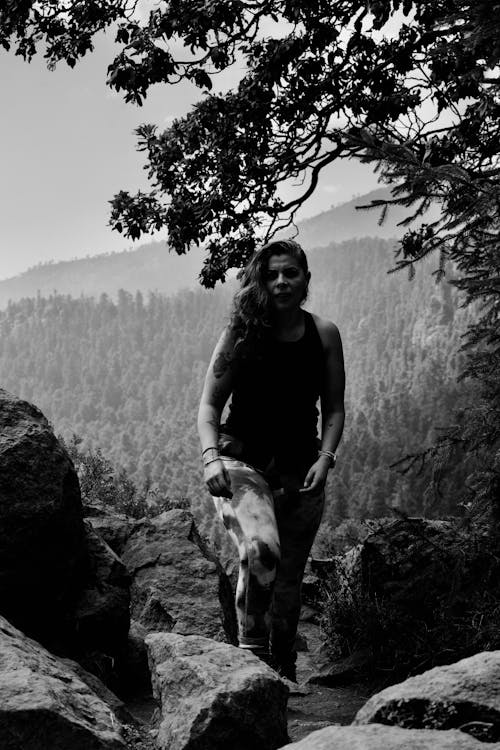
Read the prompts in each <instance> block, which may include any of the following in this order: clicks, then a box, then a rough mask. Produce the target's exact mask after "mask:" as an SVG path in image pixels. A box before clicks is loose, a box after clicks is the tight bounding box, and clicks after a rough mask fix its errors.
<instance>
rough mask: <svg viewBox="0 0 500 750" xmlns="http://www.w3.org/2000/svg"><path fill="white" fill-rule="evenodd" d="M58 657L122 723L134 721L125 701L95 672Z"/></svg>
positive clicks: (75, 662) (133, 722)
mask: <svg viewBox="0 0 500 750" xmlns="http://www.w3.org/2000/svg"><path fill="white" fill-rule="evenodd" d="M58 658H59V661H60V662H61V663H62V664H66V666H67V667H68V668H69V669H70V670H71V671H72V672H74V674H76V676H77V677H79V678H80V680H81V681H82V682H84V683H85V684H86V685H87V687H89V688H90V689H91V690H92V692H93V693H95V694H96V695H97V697H98V698H100V699H101V700H102V701H104V703H105V704H106V705H107V706H109V708H110V709H111V711H112V712H113V713H114V715H115V716H116V718H117V719H119V720H120V721H121V722H123V723H124V724H135V723H136V720H135V719H134V717H133V716H132V714H131V713H130V711H129V710H128V708H127V707H126V705H125V703H124V702H123V701H122V700H120V698H118V696H117V695H115V694H114V693H113V692H112V691H111V690H110V689H109V688H108V687H106V685H105V684H104V682H102V681H101V680H100V679H99V678H98V677H96V675H95V674H92V673H91V672H87V670H86V669H84V668H83V667H82V666H81V664H78V662H77V661H73V659H67V658H63V657H58Z"/></svg>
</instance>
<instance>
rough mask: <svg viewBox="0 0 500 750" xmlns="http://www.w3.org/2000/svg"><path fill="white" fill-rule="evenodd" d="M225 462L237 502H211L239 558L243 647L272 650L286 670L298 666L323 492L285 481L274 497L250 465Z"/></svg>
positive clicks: (263, 651) (258, 651)
mask: <svg viewBox="0 0 500 750" xmlns="http://www.w3.org/2000/svg"><path fill="white" fill-rule="evenodd" d="M222 458H223V461H224V465H225V467H226V469H227V470H228V472H229V475H230V477H231V489H232V492H233V497H232V498H231V499H230V500H229V499H227V498H224V497H215V498H213V499H214V502H215V506H216V509H217V512H218V514H219V516H220V517H221V518H222V521H223V522H224V525H225V527H226V529H227V530H228V532H229V534H230V535H231V537H232V539H233V540H234V542H235V544H236V546H237V548H238V553H239V558H240V569H239V576H238V585H237V588H236V613H237V619H238V638H239V645H240V646H241V647H242V648H250V649H252V651H254V653H256V654H257V655H259V656H265V655H266V654H267V653H269V651H270V653H271V655H272V658H273V661H274V663H275V664H277V665H278V666H283V667H284V669H285V671H286V670H287V668H288V667H289V666H290V665H292V668H293V664H294V663H295V649H294V642H295V636H296V633H297V625H298V621H299V615H300V606H301V601H300V591H301V585H302V578H303V575H304V568H305V565H306V562H307V557H308V555H309V551H310V549H311V546H312V543H313V541H314V536H315V534H316V531H317V530H318V526H319V524H320V521H321V515H322V512H323V505H324V493H323V492H321V493H317V494H315V495H311V494H309V493H301V494H299V493H298V492H297V490H298V489H299V487H301V486H302V482H301V481H300V479H299V478H298V477H296V476H295V477H294V476H281V477H280V482H281V483H282V486H283V487H286V488H287V491H286V492H285V493H284V494H281V495H280V496H275V495H273V491H272V490H271V488H270V486H269V484H268V482H267V481H266V479H265V477H264V476H263V475H262V474H260V473H259V472H257V471H256V470H255V469H253V468H252V467H251V466H249V465H248V464H246V463H244V462H242V461H239V460H236V459H233V458H226V457H225V456H223V457H222ZM275 494H276V493H275Z"/></svg>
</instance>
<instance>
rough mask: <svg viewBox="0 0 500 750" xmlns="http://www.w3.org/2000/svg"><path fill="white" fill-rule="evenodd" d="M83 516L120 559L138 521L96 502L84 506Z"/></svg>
mask: <svg viewBox="0 0 500 750" xmlns="http://www.w3.org/2000/svg"><path fill="white" fill-rule="evenodd" d="M83 514H84V516H85V518H87V519H88V520H89V521H90V523H91V524H92V527H93V528H94V530H95V531H97V533H98V534H99V536H100V537H101V539H104V541H105V542H106V544H107V545H108V546H109V547H111V549H112V550H113V552H114V553H115V554H117V555H118V556H119V557H120V556H121V554H122V552H123V549H124V547H125V544H126V543H127V539H128V538H129V536H130V534H131V531H132V529H133V528H134V526H135V525H136V524H137V523H138V521H136V520H135V519H134V518H130V516H126V515H125V514H124V513H117V512H116V511H115V510H114V509H113V508H109V506H106V505H105V504H104V503H102V502H98V501H97V500H94V501H93V502H92V504H90V505H84V506H83Z"/></svg>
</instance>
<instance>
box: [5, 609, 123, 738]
mask: <svg viewBox="0 0 500 750" xmlns="http://www.w3.org/2000/svg"><path fill="white" fill-rule="evenodd" d="M0 747H1V748H2V750H67V749H68V748H71V750H90V748H92V750H122V749H123V748H125V743H124V741H123V739H122V736H121V732H120V724H119V722H118V720H117V718H116V717H115V715H114V714H113V712H112V711H111V710H110V708H109V706H108V705H107V704H106V703H105V702H104V701H103V700H101V698H99V697H98V696H97V695H96V694H95V692H94V691H93V690H91V689H90V688H89V687H88V686H87V685H86V684H85V682H83V681H82V680H81V679H80V678H79V677H78V676H77V674H76V672H75V671H74V670H73V669H72V668H70V667H69V666H68V664H65V663H64V662H63V661H62V660H60V659H58V658H57V657H55V656H53V655H52V654H50V653H49V652H48V651H46V650H45V649H44V648H43V647H42V646H40V645H39V644H38V643H36V642H35V641H33V640H31V639H29V638H26V637H25V636H24V635H23V634H22V633H21V632H20V631H19V630H17V629H16V628H14V627H13V626H12V625H11V624H10V623H9V622H7V620H5V619H4V618H3V617H0Z"/></svg>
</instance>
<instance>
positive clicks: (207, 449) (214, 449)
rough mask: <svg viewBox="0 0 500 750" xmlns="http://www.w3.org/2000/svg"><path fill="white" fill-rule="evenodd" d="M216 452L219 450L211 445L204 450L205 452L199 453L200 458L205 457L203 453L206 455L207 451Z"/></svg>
mask: <svg viewBox="0 0 500 750" xmlns="http://www.w3.org/2000/svg"><path fill="white" fill-rule="evenodd" d="M216 450H219V449H218V448H217V446H215V445H211V446H210V448H205V450H204V451H202V452H201V455H202V456H204V455H205V453H207V452H208V451H216Z"/></svg>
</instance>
